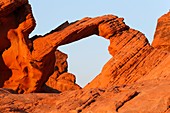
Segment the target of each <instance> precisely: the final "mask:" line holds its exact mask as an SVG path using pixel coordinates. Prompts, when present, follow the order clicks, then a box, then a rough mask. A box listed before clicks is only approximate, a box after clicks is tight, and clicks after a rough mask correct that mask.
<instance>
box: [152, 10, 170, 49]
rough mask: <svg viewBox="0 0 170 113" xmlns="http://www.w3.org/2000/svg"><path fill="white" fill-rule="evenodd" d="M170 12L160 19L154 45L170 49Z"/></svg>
mask: <svg viewBox="0 0 170 113" xmlns="http://www.w3.org/2000/svg"><path fill="white" fill-rule="evenodd" d="M169 23H170V12H168V13H167V14H164V15H163V16H161V17H160V18H159V19H158V24H157V27H156V31H155V35H154V41H153V42H152V46H153V47H156V48H158V49H164V50H168V51H170V37H169V36H170V32H169V31H170V24H169Z"/></svg>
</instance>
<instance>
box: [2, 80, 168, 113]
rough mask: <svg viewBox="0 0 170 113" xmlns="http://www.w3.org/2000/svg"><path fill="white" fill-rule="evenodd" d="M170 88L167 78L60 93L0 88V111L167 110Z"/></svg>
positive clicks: (114, 112)
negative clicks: (19, 92)
mask: <svg viewBox="0 0 170 113" xmlns="http://www.w3.org/2000/svg"><path fill="white" fill-rule="evenodd" d="M169 88H170V85H169V81H167V80H160V81H159V80H158V81H155V80H149V81H144V82H140V83H136V84H132V85H127V86H125V85H124V86H111V87H108V88H106V89H98V88H95V89H90V90H89V89H88V90H85V89H82V90H75V91H66V92H64V93H61V94H20V95H16V94H10V92H9V91H6V90H5V91H4V90H0V111H1V112H2V113H8V112H18V113H23V112H27V113H40V112H41V113H56V112H57V113H65V112H68V113H88V112H90V113H105V112H106V113H107V112H108V113H109V112H110V113H138V112H140V113H169V112H170V96H169V93H170V90H169ZM1 92H3V93H1ZM4 92H5V93H4Z"/></svg>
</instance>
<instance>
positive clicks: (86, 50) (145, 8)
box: [29, 0, 170, 86]
mask: <svg viewBox="0 0 170 113" xmlns="http://www.w3.org/2000/svg"><path fill="white" fill-rule="evenodd" d="M29 2H30V4H31V5H32V8H33V14H34V16H35V19H36V22H37V26H36V29H35V30H34V31H33V32H32V34H31V35H30V37H31V36H33V35H35V34H41V35H43V34H45V33H47V32H49V31H51V30H52V29H54V28H56V27H57V26H59V25H60V24H62V23H63V22H65V21H67V20H68V21H69V22H73V21H76V20H79V19H81V18H83V17H96V16H101V15H106V14H113V15H117V16H119V17H123V18H124V19H125V23H126V24H127V25H129V26H130V27H131V28H134V29H137V30H139V31H141V32H143V33H144V34H145V35H146V37H147V38H148V40H149V41H150V42H151V41H152V40H153V35H154V31H155V28H156V22H157V19H158V18H159V17H160V16H161V15H163V14H165V13H167V12H168V11H169V9H170V1H169V0H140V1H139V0H60V1H59V0H41V1H38V0H29ZM108 45H109V41H108V40H106V39H103V38H101V37H99V36H90V37H89V38H87V39H83V40H80V41H77V42H74V43H72V44H68V45H64V46H61V47H59V48H58V49H59V50H61V51H63V52H65V53H66V54H68V57H69V58H68V63H69V72H71V73H73V74H75V75H76V78H77V83H78V84H79V85H80V86H85V85H86V84H87V83H88V82H90V81H91V80H92V79H93V78H94V77H95V76H96V75H98V74H99V73H100V72H101V69H102V67H103V66H104V64H105V63H106V62H107V61H108V60H109V59H110V58H111V56H110V55H109V53H108V51H107V47H108Z"/></svg>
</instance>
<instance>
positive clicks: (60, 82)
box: [44, 50, 81, 92]
mask: <svg viewBox="0 0 170 113" xmlns="http://www.w3.org/2000/svg"><path fill="white" fill-rule="evenodd" d="M55 56H56V62H55V67H54V73H53V74H52V75H51V76H50V77H49V79H48V81H47V82H46V85H47V86H48V87H50V88H52V89H55V90H57V91H59V92H63V91H66V90H75V89H81V87H80V86H79V85H77V84H76V78H75V75H73V74H71V73H68V64H67V57H68V56H67V55H66V54H64V53H62V52H61V51H59V50H57V51H55ZM44 90H45V89H44ZM52 91H53V90H52ZM45 92H50V91H45Z"/></svg>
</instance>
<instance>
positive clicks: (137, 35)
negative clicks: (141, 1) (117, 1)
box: [0, 0, 170, 113]
mask: <svg viewBox="0 0 170 113" xmlns="http://www.w3.org/2000/svg"><path fill="white" fill-rule="evenodd" d="M169 16H170V15H169V13H168V14H166V15H164V16H162V17H161V18H160V19H159V20H158V25H157V29H156V32H155V38H154V41H153V43H152V46H151V45H150V44H149V42H148V40H147V38H146V37H145V35H144V34H143V33H141V32H139V31H137V30H134V29H132V28H130V27H128V26H127V25H126V24H125V23H124V22H123V18H118V17H117V16H114V15H104V16H100V17H96V18H89V17H87V18H83V19H82V20H79V21H76V22H73V23H69V22H65V23H63V24H62V25H60V26H59V27H58V28H56V29H54V30H52V31H51V32H50V33H47V34H46V35H44V36H34V37H33V38H32V39H29V38H28V35H29V33H30V32H31V31H32V30H33V29H34V27H35V20H34V18H33V15H32V12H31V7H30V5H29V4H28V1H27V0H23V1H21V0H3V1H1V2H0V25H1V26H0V34H1V36H0V40H1V41H0V87H2V88H1V89H0V112H2V113H8V112H19V113H23V112H31V113H39V112H41V113H43V112H44V113H47V112H50V113H56V112H57V113H65V112H70V113H80V112H82V113H88V112H89V113H93V112H94V113H103V112H111V113H117V112H118V113H136V112H141V113H151V112H152V113H169V112H170V95H169V94H170V92H169V88H170V84H169V80H170V71H169V70H170V52H169V45H170V42H169V37H170V35H169V34H168V30H169V26H168V24H169ZM9 23H10V24H9ZM93 34H95V35H99V36H102V37H103V38H105V39H106V40H108V41H110V45H109V47H108V50H109V52H110V54H111V55H112V58H111V59H110V60H109V61H108V62H107V63H106V64H105V65H104V67H103V69H102V71H101V73H100V74H99V75H98V76H96V78H95V79H94V80H92V81H91V82H90V83H89V84H87V85H86V86H85V88H82V89H81V88H80V87H79V86H78V85H77V84H76V79H75V76H74V75H73V74H71V73H69V72H68V71H67V68H68V65H67V61H66V59H67V55H66V54H64V53H62V52H60V51H58V50H57V47H58V46H61V45H64V44H68V43H71V42H74V41H77V40H80V39H83V38H86V37H88V36H90V35H93ZM72 90H73V91H72ZM32 92H43V93H41V94H40V93H32ZM44 92H50V93H51V92H52V94H48V93H44ZM17 93H30V94H17Z"/></svg>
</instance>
